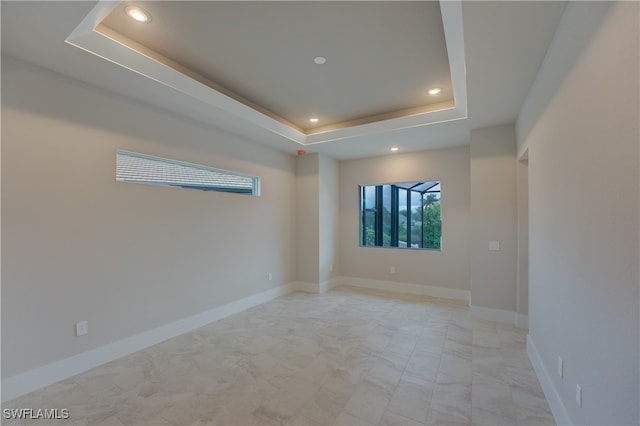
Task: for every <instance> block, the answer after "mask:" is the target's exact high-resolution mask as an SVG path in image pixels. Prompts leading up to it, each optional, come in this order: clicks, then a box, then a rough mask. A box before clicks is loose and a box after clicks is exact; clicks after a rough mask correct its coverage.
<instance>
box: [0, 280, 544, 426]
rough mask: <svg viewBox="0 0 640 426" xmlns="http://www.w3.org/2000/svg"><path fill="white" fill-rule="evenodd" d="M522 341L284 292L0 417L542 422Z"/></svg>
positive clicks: (424, 306) (453, 322)
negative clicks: (25, 410)
mask: <svg viewBox="0 0 640 426" xmlns="http://www.w3.org/2000/svg"><path fill="white" fill-rule="evenodd" d="M526 334H527V333H526V330H521V329H517V328H515V327H511V326H508V325H504V324H498V323H495V322H491V321H484V320H477V319H473V318H471V317H470V316H469V312H468V308H467V307H464V306H461V305H460V304H459V303H455V302H451V301H447V300H444V299H436V298H432V297H426V296H424V297H423V296H415V295H406V294H393V293H387V292H383V291H378V290H369V289H361V288H349V287H339V288H336V289H334V290H332V291H330V292H328V293H325V294H322V295H317V294H316V295H314V294H305V293H294V294H290V295H287V296H283V297H281V298H279V299H276V300H273V301H271V302H268V303H265V304H262V305H259V306H255V307H253V308H251V309H249V310H247V311H245V312H242V313H239V314H236V315H233V316H230V317H228V318H225V319H224V320H221V321H218V322H215V323H212V324H209V325H207V326H205V327H202V328H200V329H198V330H195V331H194V332H191V333H186V334H184V335H181V336H178V337H176V338H174V339H170V340H167V341H165V342H162V343H160V344H158V345H155V346H152V347H150V348H147V349H145V350H142V351H139V352H137V353H134V354H131V355H128V356H126V357H123V358H121V359H118V360H116V361H113V362H109V363H107V364H105V365H103V366H101V367H98V368H95V369H93V370H90V371H87V372H85V373H83V374H80V375H78V376H75V377H72V378H70V379H67V380H64V381H62V382H59V383H56V384H53V385H51V386H48V387H46V388H43V389H40V390H38V391H36V392H33V393H31V394H28V395H25V396H23V397H20V398H17V399H15V400H13V401H9V402H7V403H4V404H3V406H2V407H3V408H17V407H32V408H44V407H46V408H50V407H58V408H68V409H69V410H70V413H71V416H72V418H71V419H70V420H68V421H60V423H56V425H59V426H63V425H64V426H67V425H103V426H104V425H109V424H113V425H115V426H122V425H148V424H157V425H164V426H167V425H174V426H175V425H181V426H182V425H189V424H192V425H214V426H222V425H295V426H300V425H305V424H309V425H310V426H318V425H330V424H345V425H349V424H351V425H359V424H361V425H365V424H398V425H404V424H422V423H425V422H428V423H429V424H438V425H440V424H441V425H449V424H451V425H454V424H469V423H472V424H487V425H488V424H491V425H494V424H518V425H520V424H522V425H536V424H539V425H547V424H553V416H552V415H551V412H550V410H549V407H548V404H547V401H546V400H545V398H544V393H543V392H542V389H541V387H540V384H539V383H538V380H537V378H536V376H535V372H534V370H533V368H532V367H531V363H530V362H529V359H528V356H527V353H526ZM4 424H11V425H20V426H22V425H23V424H37V425H40V426H41V425H42V424H43V423H42V422H41V421H26V422H25V421H5V422H4Z"/></svg>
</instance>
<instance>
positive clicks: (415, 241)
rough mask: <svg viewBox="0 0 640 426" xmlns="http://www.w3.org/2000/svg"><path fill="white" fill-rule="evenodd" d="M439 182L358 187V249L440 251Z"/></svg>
mask: <svg viewBox="0 0 640 426" xmlns="http://www.w3.org/2000/svg"><path fill="white" fill-rule="evenodd" d="M440 194H441V185H440V181H437V180H435V181H426V182H403V183H389V184H382V185H364V186H360V246H362V247H394V248H402V249H430V250H440V249H441V248H442V218H441V212H440Z"/></svg>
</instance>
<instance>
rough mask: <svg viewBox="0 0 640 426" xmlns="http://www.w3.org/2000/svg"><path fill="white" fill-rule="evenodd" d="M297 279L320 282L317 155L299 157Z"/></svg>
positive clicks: (297, 176) (297, 169)
mask: <svg viewBox="0 0 640 426" xmlns="http://www.w3.org/2000/svg"><path fill="white" fill-rule="evenodd" d="M295 161H296V184H295V186H296V200H295V203H296V219H295V221H296V222H295V223H296V253H297V260H296V280H298V281H302V282H305V283H310V284H318V283H319V282H320V269H319V263H318V259H319V258H320V244H319V239H320V197H319V196H318V188H319V180H318V173H319V171H320V163H319V159H318V154H308V155H303V156H300V157H298V158H296V160H295Z"/></svg>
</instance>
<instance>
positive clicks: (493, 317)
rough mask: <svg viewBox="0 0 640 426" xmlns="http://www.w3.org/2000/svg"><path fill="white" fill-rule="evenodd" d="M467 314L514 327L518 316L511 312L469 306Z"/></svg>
mask: <svg viewBox="0 0 640 426" xmlns="http://www.w3.org/2000/svg"><path fill="white" fill-rule="evenodd" d="M469 312H470V313H471V316H472V317H474V318H480V319H483V320H487V321H495V322H501V323H503V324H509V325H516V324H517V322H518V314H517V313H516V312H513V311H505V310H502V309H493V308H485V307H483V306H474V305H471V306H470V307H469Z"/></svg>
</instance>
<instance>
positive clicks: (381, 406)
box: [344, 380, 390, 425]
mask: <svg viewBox="0 0 640 426" xmlns="http://www.w3.org/2000/svg"><path fill="white" fill-rule="evenodd" d="M389 398H390V395H389V393H388V391H387V389H385V388H384V387H381V386H379V385H377V384H375V383H373V382H370V381H367V380H363V381H362V383H360V385H359V386H358V387H357V389H356V391H355V392H354V394H353V395H352V396H351V398H350V399H349V401H348V402H347V405H345V407H344V412H345V413H347V414H350V415H352V416H355V417H357V418H360V419H362V420H364V421H366V422H368V423H371V424H374V425H375V424H378V422H379V421H380V419H381V418H382V414H383V413H384V411H385V408H386V407H387V404H388V403H389Z"/></svg>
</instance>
